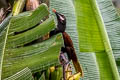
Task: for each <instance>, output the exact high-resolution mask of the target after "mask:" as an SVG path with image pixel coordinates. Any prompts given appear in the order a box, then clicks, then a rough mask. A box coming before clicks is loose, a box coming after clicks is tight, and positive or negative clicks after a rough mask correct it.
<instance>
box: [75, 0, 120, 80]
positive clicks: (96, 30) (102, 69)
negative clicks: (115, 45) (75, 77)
mask: <svg viewBox="0 0 120 80" xmlns="http://www.w3.org/2000/svg"><path fill="white" fill-rule="evenodd" d="M101 2H103V3H105V2H106V1H105V0H102V1H101ZM104 5H106V6H109V4H108V5H107V4H104ZM75 7H76V8H75V9H76V14H77V27H78V34H79V47H80V51H81V52H89V53H90V52H94V53H95V58H96V60H95V61H96V62H97V65H98V68H99V73H100V80H119V79H120V77H119V74H118V70H117V66H116V63H115V59H114V56H113V51H112V48H111V45H110V42H109V38H108V34H107V32H106V28H105V25H104V22H103V17H102V16H101V14H100V9H99V7H98V4H97V3H96V0H75ZM104 12H106V7H104ZM106 13H107V12H106ZM108 20H109V19H108ZM93 72H94V71H93Z"/></svg>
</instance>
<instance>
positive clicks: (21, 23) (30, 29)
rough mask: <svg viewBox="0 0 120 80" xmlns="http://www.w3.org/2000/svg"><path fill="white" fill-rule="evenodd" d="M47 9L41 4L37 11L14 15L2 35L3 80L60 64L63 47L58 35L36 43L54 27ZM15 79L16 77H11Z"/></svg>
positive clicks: (0, 69)
mask: <svg viewBox="0 0 120 80" xmlns="http://www.w3.org/2000/svg"><path fill="white" fill-rule="evenodd" d="M48 14H49V12H48V8H47V6H46V5H45V4H41V5H40V6H39V7H38V8H37V9H36V10H35V11H29V12H24V13H21V14H19V15H16V16H13V17H12V18H11V19H10V22H9V24H8V25H7V27H6V29H5V30H3V31H2V32H1V33H0V35H1V37H0V65H1V66H0V78H1V79H5V78H8V77H10V76H12V75H13V74H15V73H17V72H19V71H21V70H22V69H24V68H25V67H28V68H29V69H30V70H31V72H32V73H35V72H38V71H42V70H45V69H47V68H48V67H50V66H55V65H59V60H58V56H59V52H60V49H61V46H62V45H63V41H62V35H61V34H58V35H56V36H53V37H51V38H50V39H47V40H45V41H42V42H36V43H33V42H34V41H35V40H39V38H41V37H42V36H44V35H46V34H48V32H50V31H51V30H52V29H54V27H55V22H54V18H53V17H50V18H48V19H47V20H45V21H44V22H42V23H41V24H39V23H40V21H41V20H42V19H43V18H45V17H46V16H48ZM12 78H13V79H14V76H13V77H12Z"/></svg>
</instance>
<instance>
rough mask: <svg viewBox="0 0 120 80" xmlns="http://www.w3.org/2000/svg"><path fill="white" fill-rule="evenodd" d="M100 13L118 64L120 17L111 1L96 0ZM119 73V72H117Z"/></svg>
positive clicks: (119, 58)
mask: <svg viewBox="0 0 120 80" xmlns="http://www.w3.org/2000/svg"><path fill="white" fill-rule="evenodd" d="M97 2H98V4H99V8H100V12H101V14H102V17H103V21H104V24H105V27H106V29H107V33H108V36H109V39H110V43H111V47H112V50H113V53H114V56H115V59H116V61H117V65H118V66H120V65H119V63H120V43H119V42H120V32H119V31H120V28H119V27H120V17H119V14H118V13H117V11H116V9H115V7H114V6H113V4H112V1H111V0H105V1H99V0H97ZM119 72H120V71H119Z"/></svg>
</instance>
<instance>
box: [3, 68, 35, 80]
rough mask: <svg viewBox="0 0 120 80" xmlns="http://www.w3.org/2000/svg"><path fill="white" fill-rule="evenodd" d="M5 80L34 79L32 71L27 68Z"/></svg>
mask: <svg viewBox="0 0 120 80" xmlns="http://www.w3.org/2000/svg"><path fill="white" fill-rule="evenodd" d="M4 80H34V79H33V76H32V73H31V70H30V69H29V68H28V67H27V68H24V69H23V70H21V71H19V72H17V73H16V74H14V75H12V76H10V77H8V78H6V79H4Z"/></svg>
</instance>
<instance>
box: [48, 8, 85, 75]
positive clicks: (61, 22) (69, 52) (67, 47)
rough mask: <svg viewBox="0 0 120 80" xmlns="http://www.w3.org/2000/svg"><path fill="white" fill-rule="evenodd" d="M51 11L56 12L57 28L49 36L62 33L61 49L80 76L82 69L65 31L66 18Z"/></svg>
mask: <svg viewBox="0 0 120 80" xmlns="http://www.w3.org/2000/svg"><path fill="white" fill-rule="evenodd" d="M53 12H54V13H55V14H56V17H57V22H58V24H57V28H56V29H55V30H53V31H51V32H50V36H53V35H55V34H58V33H62V35H63V39H64V46H65V47H62V48H61V51H62V52H66V53H67V55H68V59H69V60H72V62H73V65H74V67H75V70H76V72H80V73H81V76H82V77H83V70H82V68H81V66H80V64H79V61H78V59H77V56H76V52H75V49H74V46H73V42H72V40H71V38H70V36H69V35H68V34H67V33H66V32H65V29H66V18H65V16H64V15H62V14H60V13H58V12H56V10H55V9H53Z"/></svg>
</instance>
